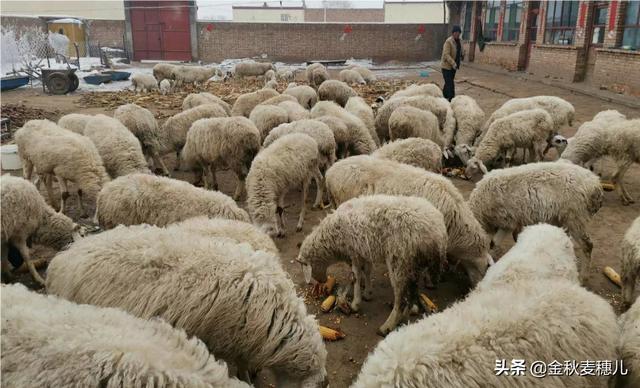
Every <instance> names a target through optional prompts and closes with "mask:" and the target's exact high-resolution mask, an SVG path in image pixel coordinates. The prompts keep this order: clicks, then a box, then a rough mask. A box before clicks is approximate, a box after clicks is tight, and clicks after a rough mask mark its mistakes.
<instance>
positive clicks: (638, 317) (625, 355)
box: [616, 301, 640, 388]
mask: <svg viewBox="0 0 640 388" xmlns="http://www.w3.org/2000/svg"><path fill="white" fill-rule="evenodd" d="M638 322H640V302H638V301H636V302H635V303H633V305H632V306H631V308H630V309H629V310H628V311H627V312H626V313H624V314H622V315H621V316H620V318H619V319H618V324H619V325H620V332H621V335H620V341H619V346H618V349H619V353H618V354H619V355H620V358H621V359H622V362H623V365H624V367H625V368H626V369H628V370H629V373H628V374H627V375H625V376H619V377H618V382H617V383H618V385H616V386H618V387H629V388H632V387H637V386H640V325H638Z"/></svg>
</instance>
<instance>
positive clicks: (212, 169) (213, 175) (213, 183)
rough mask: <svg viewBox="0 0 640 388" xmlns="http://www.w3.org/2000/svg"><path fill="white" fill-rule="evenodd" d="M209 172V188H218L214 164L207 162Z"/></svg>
mask: <svg viewBox="0 0 640 388" xmlns="http://www.w3.org/2000/svg"><path fill="white" fill-rule="evenodd" d="M209 174H211V188H212V189H213V190H218V180H217V179H216V165H215V164H213V163H211V164H209Z"/></svg>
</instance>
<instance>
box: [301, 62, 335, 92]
mask: <svg viewBox="0 0 640 388" xmlns="http://www.w3.org/2000/svg"><path fill="white" fill-rule="evenodd" d="M306 75H307V82H309V85H311V86H313V87H314V88H317V87H318V86H320V85H321V84H322V83H323V82H324V81H326V80H328V79H330V78H331V77H330V76H329V72H328V71H327V68H326V67H324V65H323V64H322V63H318V62H316V63H312V64H310V65H309V66H307V70H306Z"/></svg>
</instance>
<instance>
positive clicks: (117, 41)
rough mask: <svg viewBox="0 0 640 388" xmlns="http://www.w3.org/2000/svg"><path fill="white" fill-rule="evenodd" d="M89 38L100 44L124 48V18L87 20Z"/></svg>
mask: <svg viewBox="0 0 640 388" xmlns="http://www.w3.org/2000/svg"><path fill="white" fill-rule="evenodd" d="M86 23H87V27H88V34H87V39H88V40H89V41H90V42H91V43H95V44H97V43H98V42H99V43H100V46H109V47H117V48H124V40H123V35H124V20H87V21H86Z"/></svg>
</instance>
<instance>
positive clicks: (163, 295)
mask: <svg viewBox="0 0 640 388" xmlns="http://www.w3.org/2000/svg"><path fill="white" fill-rule="evenodd" d="M105 279H113V281H105ZM98 284H100V286H97V285H98ZM47 292H48V293H50V294H53V295H57V296H60V297H64V298H66V299H69V300H71V301H73V302H76V303H89V304H93V305H96V306H101V307H117V308H120V309H123V310H125V311H127V312H129V313H130V314H132V315H134V316H136V317H139V318H143V319H149V318H153V317H158V318H161V319H163V320H165V321H167V322H169V323H170V324H172V326H174V327H175V328H177V329H181V330H184V331H185V332H186V333H187V334H188V335H190V336H195V337H197V338H199V339H200V340H202V341H203V342H204V343H205V344H206V346H207V348H208V349H209V351H211V352H212V354H213V355H215V357H216V358H217V359H222V360H225V361H227V362H229V363H235V364H236V366H237V367H238V369H239V372H243V371H244V372H245V373H247V372H248V374H252V373H256V372H258V371H259V370H261V369H264V368H269V369H271V370H272V371H273V372H274V374H275V375H276V381H277V382H276V384H277V385H278V386H319V384H320V383H321V382H322V380H323V379H324V377H325V375H326V370H325V360H326V354H327V353H326V350H325V347H324V344H323V343H322V338H321V336H320V332H319V330H318V324H317V322H316V320H315V319H314V317H313V316H311V315H308V314H307V311H306V308H305V305H304V302H303V300H302V299H301V298H299V297H298V296H297V295H296V290H295V287H294V284H293V282H292V281H291V279H290V278H289V276H288V274H287V273H286V272H285V271H284V269H283V268H282V266H281V265H280V263H279V261H278V260H277V258H276V257H274V256H273V255H272V254H270V253H267V252H264V251H259V252H256V251H254V250H253V249H251V247H250V246H249V245H248V244H237V243H236V242H235V241H233V240H229V239H224V238H208V237H205V236H202V235H199V234H194V233H192V232H190V231H188V230H180V229H179V228H171V229H163V228H158V227H154V226H149V225H136V226H130V227H119V228H116V229H113V230H109V231H106V232H103V233H100V234H97V235H93V236H90V237H87V238H84V239H82V240H80V241H78V242H77V243H76V244H74V245H73V246H72V247H71V248H70V249H69V250H67V251H64V252H62V253H60V254H58V255H57V256H56V257H54V258H53V260H52V261H51V264H50V266H49V272H48V278H47ZM230 306H233V307H232V308H230ZM243 322H244V323H247V324H239V323H243ZM240 374H241V375H243V374H242V373H240ZM289 384H290V385H289Z"/></svg>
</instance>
